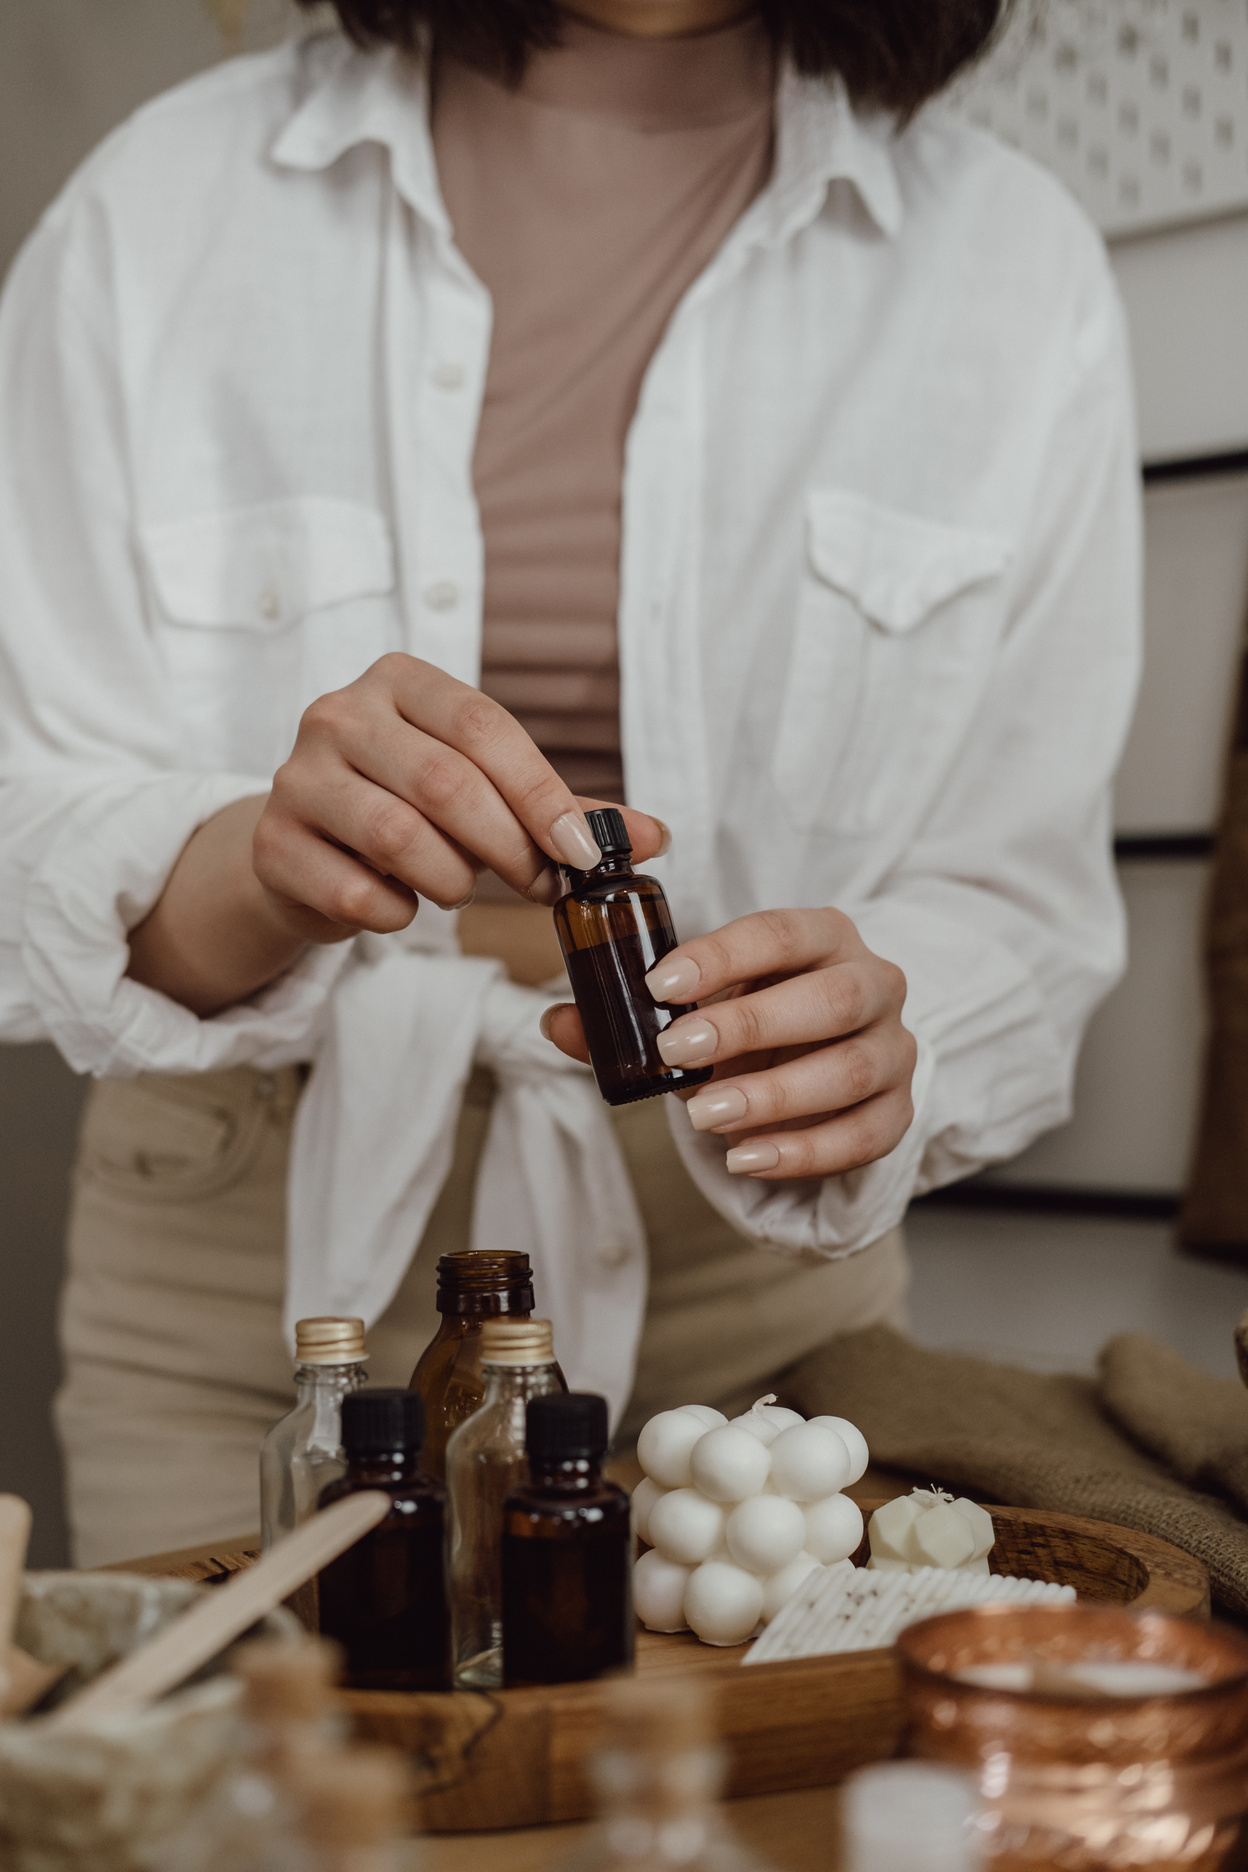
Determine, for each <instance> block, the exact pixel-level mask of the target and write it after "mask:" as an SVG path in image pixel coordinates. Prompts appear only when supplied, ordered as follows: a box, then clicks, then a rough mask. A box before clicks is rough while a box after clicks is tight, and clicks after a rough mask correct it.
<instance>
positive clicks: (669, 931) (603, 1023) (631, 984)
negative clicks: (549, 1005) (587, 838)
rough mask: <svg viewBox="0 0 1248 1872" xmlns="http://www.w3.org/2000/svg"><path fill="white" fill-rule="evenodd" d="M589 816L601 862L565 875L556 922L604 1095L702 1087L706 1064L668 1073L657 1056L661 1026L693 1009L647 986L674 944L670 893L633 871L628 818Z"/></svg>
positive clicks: (625, 1100) (627, 1096)
mask: <svg viewBox="0 0 1248 1872" xmlns="http://www.w3.org/2000/svg"><path fill="white" fill-rule="evenodd" d="M586 818H587V819H588V820H589V826H590V830H591V832H592V833H593V835H594V838H595V839H596V841H597V843H598V848H599V850H600V851H601V853H602V859H601V862H600V863H598V864H596V865H595V866H594V867H593V869H592V870H590V871H574V870H568V872H567V877H568V891H567V895H566V896H564V897H561V898H560V899H559V902H558V903H557V904H556V905H555V910H554V916H555V930H556V932H557V934H558V937H559V946H560V948H561V949H562V950H563V959H564V962H565V964H566V966H567V971H568V980H569V981H570V982H571V984H572V993H573V995H574V997H575V999H576V1005H577V1010H578V1012H579V1014H580V1016H581V1024H582V1026H583V1027H584V1029H585V1040H586V1044H587V1045H588V1047H589V1058H590V1064H591V1065H592V1066H593V1069H594V1077H595V1078H596V1079H597V1081H598V1090H599V1091H600V1092H601V1093H602V1096H603V1098H604V1099H605V1100H606V1101H607V1104H608V1105H629V1104H632V1103H633V1101H634V1100H636V1099H647V1098H657V1097H658V1095H659V1094H660V1093H661V1092H684V1091H687V1090H689V1089H690V1088H691V1087H693V1086H699V1085H703V1084H705V1082H706V1081H707V1080H708V1079H709V1078H710V1077H711V1068H710V1067H709V1066H668V1065H665V1064H664V1062H663V1059H662V1057H661V1056H660V1054H659V1049H658V1040H659V1035H660V1034H661V1033H662V1032H663V1030H664V1028H666V1027H670V1026H671V1024H672V1022H673V1021H674V1020H676V1019H677V1018H678V1017H679V1016H680V1015H681V1014H687V1013H689V1011H690V1009H691V1008H692V1007H694V1006H696V1003H693V1002H691V1003H690V1004H689V1006H688V1007H677V1006H670V1007H669V1006H667V1005H666V1004H664V1003H662V1002H658V1001H656V1000H655V999H654V996H653V995H652V994H651V993H650V990H649V989H648V988H647V987H646V980H645V978H646V976H647V975H648V974H649V972H650V970H651V969H652V968H653V967H654V966H655V964H656V963H657V962H659V961H661V960H662V958H663V957H664V956H665V955H666V954H667V953H668V951H669V949H674V948H675V947H676V943H677V936H676V929H675V925H674V924H673V922H672V913H671V911H670V910H669V909H668V904H667V897H666V894H665V893H664V890H663V886H662V885H661V884H660V883H659V880H658V879H657V878H652V877H644V876H641V875H639V874H638V873H636V872H634V870H633V867H632V864H631V862H630V859H631V856H632V849H633V848H632V845H631V843H630V841H629V837H628V828H627V827H626V825H625V823H624V815H623V814H622V813H620V812H617V811H616V809H615V808H614V807H613V806H612V807H602V808H598V809H596V810H594V811H593V812H589V813H587V814H586Z"/></svg>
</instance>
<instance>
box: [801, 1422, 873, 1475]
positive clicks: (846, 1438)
mask: <svg viewBox="0 0 1248 1872" xmlns="http://www.w3.org/2000/svg"><path fill="white" fill-rule="evenodd" d="M810 1421H811V1423H817V1424H823V1425H825V1426H826V1428H827V1429H829V1430H835V1431H836V1434H837V1436H839V1437H840V1439H841V1442H842V1443H843V1444H844V1445H845V1447H846V1449H847V1450H848V1451H849V1463H850V1468H849V1474H848V1475H847V1476H846V1478H845V1480H844V1481H843V1482H842V1484H841V1487H842V1488H849V1487H850V1486H851V1485H852V1484H853V1483H855V1482H861V1481H862V1478H863V1476H864V1475H866V1473H867V1464H868V1463H869V1462H870V1460H871V1452H870V1450H869V1449H868V1448H867V1439H866V1437H865V1436H863V1434H862V1431H861V1430H860V1429H859V1428H858V1426H857V1424H852V1423H850V1421H849V1418H848V1417H812V1418H811V1419H810Z"/></svg>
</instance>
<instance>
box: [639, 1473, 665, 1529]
mask: <svg viewBox="0 0 1248 1872" xmlns="http://www.w3.org/2000/svg"><path fill="white" fill-rule="evenodd" d="M663 1493H664V1490H662V1489H661V1488H660V1487H659V1485H658V1483H657V1482H652V1481H651V1480H650V1478H649V1476H643V1477H642V1478H641V1481H640V1482H639V1483H638V1484H637V1486H636V1488H635V1489H634V1490H633V1532H634V1533H635V1534H636V1536H637V1538H638V1540H643V1541H645V1542H647V1543H648V1544H649V1545H650V1546H653V1545H654V1543H653V1542H652V1541H651V1540H650V1510H651V1509H652V1508H653V1507H654V1504H655V1502H656V1501H658V1499H659V1497H660V1495H662V1494H663Z"/></svg>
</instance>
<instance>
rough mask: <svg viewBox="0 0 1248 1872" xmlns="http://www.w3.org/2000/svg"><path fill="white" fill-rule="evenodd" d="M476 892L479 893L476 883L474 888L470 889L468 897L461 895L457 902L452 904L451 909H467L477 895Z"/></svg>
mask: <svg viewBox="0 0 1248 1872" xmlns="http://www.w3.org/2000/svg"><path fill="white" fill-rule="evenodd" d="M476 894H477V887H476V885H475V884H474V885H473V887H472V889H471V890H470V891H469V893H468V895H467V896H466V897H461V898H460V900H459V902H458V903H457V904H452V905H451V909H452V910H466V909H467V908H468V906H469V904H470V903H471V902H472V900H473V898H474V897H475V896H476Z"/></svg>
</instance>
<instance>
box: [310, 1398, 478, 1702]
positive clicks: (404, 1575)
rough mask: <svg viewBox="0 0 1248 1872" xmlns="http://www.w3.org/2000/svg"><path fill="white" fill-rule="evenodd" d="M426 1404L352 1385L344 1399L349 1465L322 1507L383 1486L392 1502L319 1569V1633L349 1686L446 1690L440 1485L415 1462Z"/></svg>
mask: <svg viewBox="0 0 1248 1872" xmlns="http://www.w3.org/2000/svg"><path fill="white" fill-rule="evenodd" d="M424 1419H425V1413H424V1407H423V1405H422V1403H421V1400H420V1398H419V1397H418V1396H417V1395H416V1394H415V1393H414V1392H412V1391H389V1390H381V1389H378V1390H364V1391H353V1392H351V1394H350V1395H349V1396H347V1397H345V1398H344V1399H343V1400H342V1445H343V1449H344V1450H345V1451H346V1457H347V1473H346V1474H345V1475H344V1476H342V1477H340V1479H339V1480H338V1481H337V1482H331V1483H330V1484H329V1486H328V1487H327V1488H326V1489H324V1490H323V1491H322V1493H321V1500H320V1506H321V1507H322V1508H328V1507H329V1505H330V1503H331V1502H336V1501H340V1500H341V1499H342V1497H343V1496H344V1495H354V1494H356V1493H357V1492H358V1491H359V1490H360V1489H384V1490H385V1492H386V1493H387V1494H388V1495H389V1496H390V1497H391V1499H392V1501H393V1503H394V1506H393V1508H392V1509H391V1511H390V1513H389V1514H388V1515H387V1516H386V1518H385V1520H384V1521H382V1522H380V1523H379V1524H378V1526H377V1527H375V1528H373V1529H371V1530H370V1532H369V1533H367V1534H365V1535H364V1536H363V1538H362V1539H360V1540H358V1541H356V1543H355V1545H354V1547H348V1549H347V1551H346V1553H344V1554H340V1555H339V1556H338V1558H337V1559H336V1560H331V1561H330V1563H329V1565H328V1566H327V1567H326V1568H325V1569H324V1571H323V1572H322V1573H321V1574H320V1576H319V1586H320V1619H321V1632H322V1634H323V1635H324V1636H325V1637H326V1638H334V1639H336V1640H337V1641H338V1643H339V1644H340V1645H341V1646H342V1647H343V1650H344V1651H345V1653H346V1668H345V1673H344V1681H345V1682H346V1683H347V1684H349V1685H350V1687H351V1688H352V1689H354V1690H449V1689H450V1687H451V1617H450V1608H449V1602H448V1597H447V1590H446V1558H445V1547H446V1490H445V1489H444V1488H442V1486H441V1485H440V1484H439V1483H437V1482H435V1481H434V1480H433V1478H432V1476H429V1475H426V1474H424V1472H423V1471H422V1469H421V1466H420V1445H421V1441H422V1438H423V1436H424V1429H425V1422H424Z"/></svg>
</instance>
